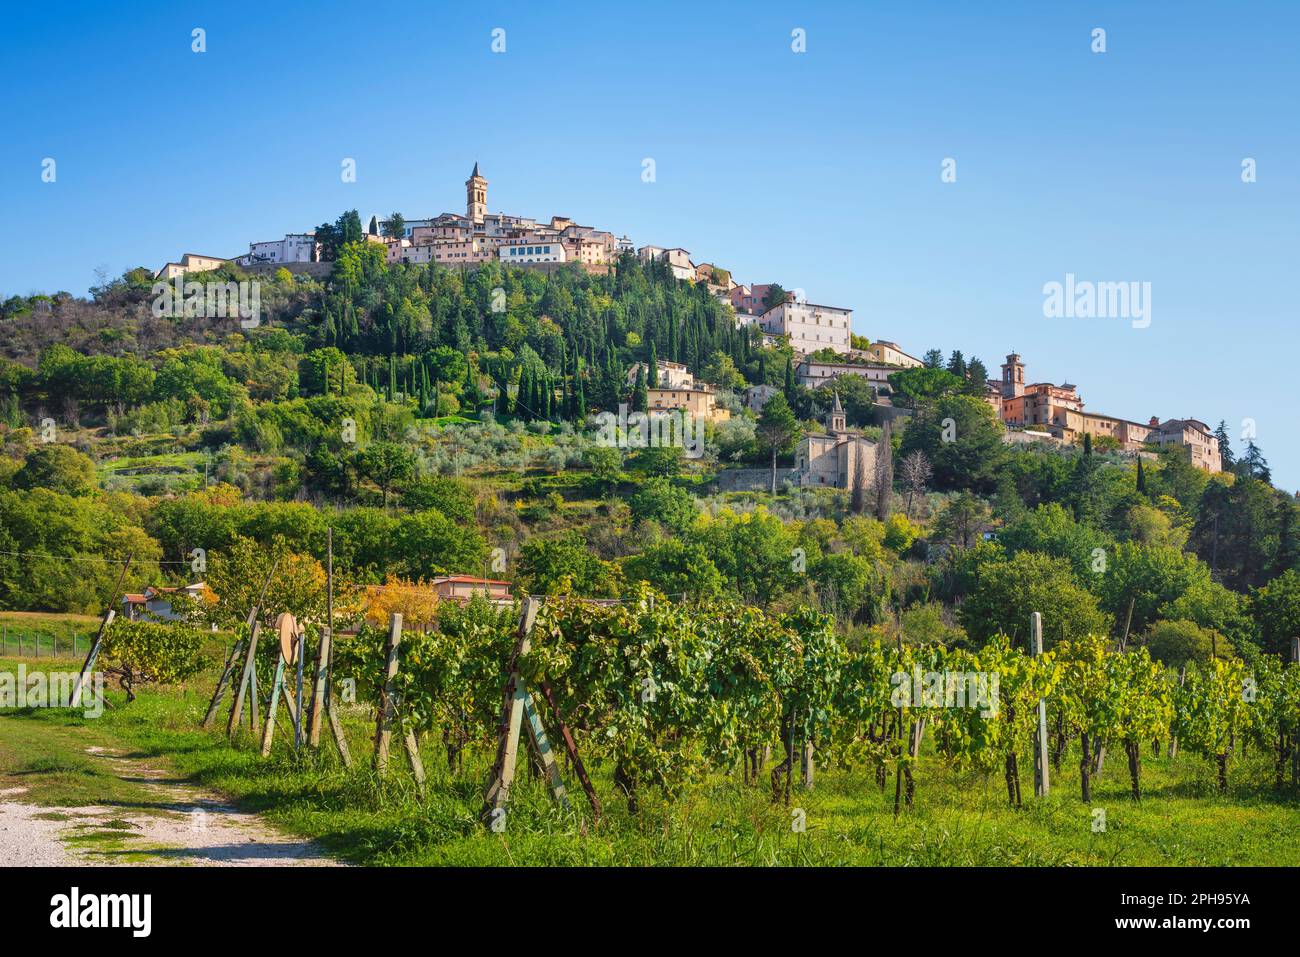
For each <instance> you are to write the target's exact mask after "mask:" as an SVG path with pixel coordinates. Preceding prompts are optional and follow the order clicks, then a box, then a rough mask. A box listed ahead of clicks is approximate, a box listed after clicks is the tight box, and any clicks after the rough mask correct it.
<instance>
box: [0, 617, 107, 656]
mask: <svg viewBox="0 0 1300 957" xmlns="http://www.w3.org/2000/svg"><path fill="white" fill-rule="evenodd" d="M93 640H94V636H93V635H90V634H86V633H84V632H78V631H77V630H76V628H74V627H72V626H67V627H55V626H49V625H46V626H26V625H0V657H14V658H77V657H81V656H84V655H85V654H86V652H87V651H89V650H90V643H91V641H93Z"/></svg>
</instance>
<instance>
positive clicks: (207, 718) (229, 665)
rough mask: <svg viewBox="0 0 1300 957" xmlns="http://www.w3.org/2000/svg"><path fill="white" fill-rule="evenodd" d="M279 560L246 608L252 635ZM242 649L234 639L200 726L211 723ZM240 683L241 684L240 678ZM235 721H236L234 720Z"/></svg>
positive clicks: (243, 645)
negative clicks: (249, 606)
mask: <svg viewBox="0 0 1300 957" xmlns="http://www.w3.org/2000/svg"><path fill="white" fill-rule="evenodd" d="M279 562H280V560H279V559H278V558H277V559H276V560H275V561H273V562H271V569H270V571H268V572H267V573H266V580H265V581H263V582H262V591H261V593H260V594H259V595H258V596H257V601H255V602H253V605H252V607H251V608H249V609H248V619H247V621H246V622H245V626H246V628H247V631H248V633H249V635H252V633H253V623H254V622H256V621H257V616H258V615H259V614H261V609H262V601H263V600H264V599H265V598H266V589H267V586H269V585H270V584H271V576H272V575H274V574H275V567H276V565H278V564H279ZM244 650H245V643H244V641H242V640H240V641H236V642H235V644H234V647H233V648H231V649H230V654H229V655H228V656H227V657H226V667H225V668H224V669H223V670H222V673H221V680H220V681H218V682H217V687H216V689H215V690H214V691H213V692H212V700H211V701H210V702H209V703H208V713H207V714H206V715H204V716H203V723H202V724H201V725H200V727H204V728H206V727H208V726H209V725H211V724H212V719H213V718H214V717H216V714H217V709H218V708H219V707H221V699H222V697H223V696H224V695H225V693H226V681H227V680H229V678H230V676H231V672H232V671H233V669H234V666H235V662H236V661H238V660H239V655H240V654H241V653H242V652H243V651H244ZM240 683H241V686H242V683H243V682H242V678H241V682H240ZM236 723H238V722H237V721H236Z"/></svg>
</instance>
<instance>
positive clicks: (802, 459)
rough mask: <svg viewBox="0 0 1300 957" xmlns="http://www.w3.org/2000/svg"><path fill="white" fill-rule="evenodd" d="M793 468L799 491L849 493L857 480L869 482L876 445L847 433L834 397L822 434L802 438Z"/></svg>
mask: <svg viewBox="0 0 1300 957" xmlns="http://www.w3.org/2000/svg"><path fill="white" fill-rule="evenodd" d="M794 466H795V472H796V474H797V475H798V481H799V485H800V486H801V487H803V488H842V489H846V490H848V491H850V492H852V491H853V489H854V488H855V487H856V485H857V483H858V481H859V480H861V481H863V482H864V483H866V484H868V485H869V484H870V483H871V482H872V479H873V476H874V474H875V470H876V444H875V443H874V442H872V441H870V440H869V439H865V438H863V437H862V436H861V435H859V434H858V433H857V432H850V431H849V430H848V428H847V427H846V425H845V416H844V406H843V405H841V404H840V397H839V394H838V393H837V394H836V396H835V403H834V404H833V405H832V406H831V409H830V412H829V413H827V416H826V431H825V432H818V433H809V434H807V435H805V436H804V437H803V439H802V440H801V441H800V442H799V446H798V448H797V449H796V451H795V461H794Z"/></svg>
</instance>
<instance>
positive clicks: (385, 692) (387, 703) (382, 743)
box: [375, 611, 402, 776]
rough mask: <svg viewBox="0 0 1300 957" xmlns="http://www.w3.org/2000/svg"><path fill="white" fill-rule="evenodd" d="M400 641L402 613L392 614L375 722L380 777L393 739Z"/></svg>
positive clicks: (384, 768)
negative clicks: (377, 716) (395, 686)
mask: <svg viewBox="0 0 1300 957" xmlns="http://www.w3.org/2000/svg"><path fill="white" fill-rule="evenodd" d="M401 641H402V613H401V612H399V611H395V612H393V615H392V618H391V619H389V622H388V647H387V651H386V661H385V666H384V684H383V687H382V688H381V690H380V693H379V718H378V720H377V721H376V722H375V770H376V771H378V772H379V774H380V775H381V776H382V775H383V774H384V773H385V772H386V771H387V770H388V746H389V743H390V741H391V740H392V737H393V715H394V713H395V712H396V710H397V699H396V697H395V695H396V689H395V688H394V687H393V684H394V682H395V680H396V678H397V648H398V645H399V644H401Z"/></svg>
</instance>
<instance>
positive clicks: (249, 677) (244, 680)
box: [226, 621, 262, 738]
mask: <svg viewBox="0 0 1300 957" xmlns="http://www.w3.org/2000/svg"><path fill="white" fill-rule="evenodd" d="M261 637H262V623H261V622H260V621H254V622H253V628H252V632H251V633H250V634H249V636H248V643H247V646H246V647H245V649H244V668H243V671H242V672H241V673H240V679H239V689H238V690H237V691H236V692H235V700H234V703H232V704H231V706H230V717H229V718H227V719H226V737H227V738H233V737H234V736H235V729H236V728H238V727H239V722H240V720H241V719H242V718H243V716H244V698H245V697H246V696H247V695H248V694H249V692H250V690H251V692H252V698H253V700H252V704H251V707H250V708H249V719H250V721H251V727H252V729H253V733H254V734H256V733H257V727H258V722H257V642H258V640H259V639H260V638H261Z"/></svg>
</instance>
